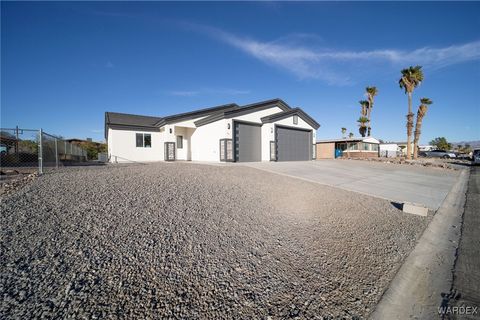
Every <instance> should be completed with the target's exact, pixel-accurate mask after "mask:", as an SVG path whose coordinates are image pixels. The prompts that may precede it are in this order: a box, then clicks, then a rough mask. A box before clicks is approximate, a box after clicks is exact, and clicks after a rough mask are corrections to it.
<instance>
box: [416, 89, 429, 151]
mask: <svg viewBox="0 0 480 320" xmlns="http://www.w3.org/2000/svg"><path fill="white" fill-rule="evenodd" d="M432 103H433V101H432V100H430V99H428V98H422V99H420V106H419V107H418V111H417V123H416V124H415V136H414V138H413V159H417V157H418V141H419V140H420V134H421V133H422V131H421V130H422V121H423V117H425V114H427V110H428V106H429V105H431V104H432Z"/></svg>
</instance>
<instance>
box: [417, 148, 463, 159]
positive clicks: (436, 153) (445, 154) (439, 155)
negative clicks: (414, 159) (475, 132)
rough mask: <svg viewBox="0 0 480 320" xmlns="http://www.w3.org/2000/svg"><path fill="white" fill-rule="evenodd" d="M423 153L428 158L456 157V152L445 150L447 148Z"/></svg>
mask: <svg viewBox="0 0 480 320" xmlns="http://www.w3.org/2000/svg"><path fill="white" fill-rule="evenodd" d="M421 155H422V156H424V157H428V158H443V159H452V158H456V155H455V153H453V152H450V151H445V150H433V151H423V152H422V153H421Z"/></svg>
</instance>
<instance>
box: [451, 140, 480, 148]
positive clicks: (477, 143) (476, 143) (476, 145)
mask: <svg viewBox="0 0 480 320" xmlns="http://www.w3.org/2000/svg"><path fill="white" fill-rule="evenodd" d="M450 143H451V144H452V145H453V146H454V147H456V146H458V145H459V144H461V145H462V146H464V145H466V144H469V145H470V147H471V148H472V149H476V148H480V140H474V141H460V142H450Z"/></svg>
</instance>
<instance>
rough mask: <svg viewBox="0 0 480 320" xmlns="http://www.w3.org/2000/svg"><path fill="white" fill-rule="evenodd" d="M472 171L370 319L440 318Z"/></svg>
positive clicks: (465, 173) (459, 183) (461, 179)
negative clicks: (440, 308) (439, 309)
mask: <svg viewBox="0 0 480 320" xmlns="http://www.w3.org/2000/svg"><path fill="white" fill-rule="evenodd" d="M468 177H469V170H468V169H465V170H463V171H462V172H461V174H460V176H459V177H458V179H457V182H456V183H455V185H454V186H453V188H452V189H451V190H450V192H449V193H448V195H447V197H446V198H445V200H444V201H443V203H442V206H441V207H440V208H439V209H438V211H437V212H436V214H435V215H434V217H433V219H432V221H431V222H430V224H429V225H428V226H427V228H426V229H425V231H424V233H423V235H422V236H421V238H420V240H419V241H418V243H417V245H416V246H415V248H414V249H413V251H412V252H411V253H410V255H409V256H408V257H407V258H406V260H405V262H404V263H403V265H402V266H401V267H400V269H399V270H398V272H397V274H396V275H395V278H394V279H393V280H392V282H391V283H390V285H389V286H388V288H387V289H386V291H385V292H384V294H383V296H382V298H381V299H380V302H379V303H378V304H377V306H376V308H375V310H374V311H373V313H372V314H371V315H370V319H381V320H383V319H440V318H441V316H440V315H439V312H438V308H439V307H440V306H441V305H442V300H443V298H442V296H443V295H447V294H449V292H450V290H451V287H452V281H453V274H452V270H453V268H454V263H455V254H456V249H457V247H458V244H459V240H460V233H461V224H462V215H463V209H464V205H465V194H466V191H467V182H468Z"/></svg>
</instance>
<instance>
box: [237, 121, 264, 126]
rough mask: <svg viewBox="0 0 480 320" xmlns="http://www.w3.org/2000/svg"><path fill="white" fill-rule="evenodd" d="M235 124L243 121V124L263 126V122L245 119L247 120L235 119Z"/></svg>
mask: <svg viewBox="0 0 480 320" xmlns="http://www.w3.org/2000/svg"><path fill="white" fill-rule="evenodd" d="M232 122H233V125H234V126H235V123H243V124H249V125H252V126H257V127H261V126H262V124H261V123H258V122H253V121H245V120H233V121H232Z"/></svg>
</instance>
